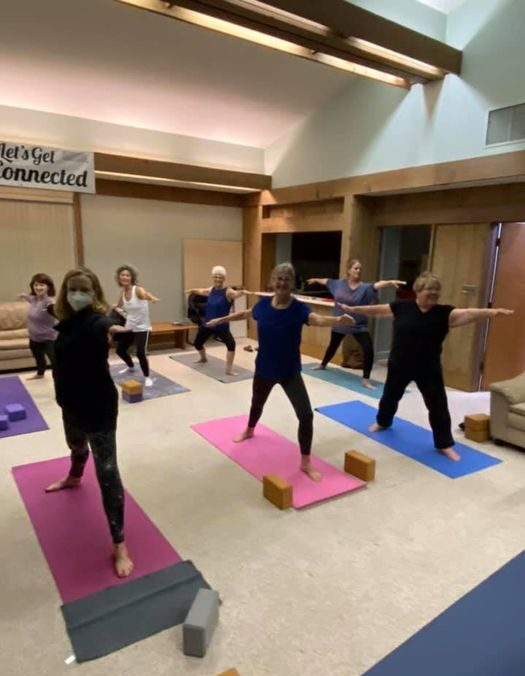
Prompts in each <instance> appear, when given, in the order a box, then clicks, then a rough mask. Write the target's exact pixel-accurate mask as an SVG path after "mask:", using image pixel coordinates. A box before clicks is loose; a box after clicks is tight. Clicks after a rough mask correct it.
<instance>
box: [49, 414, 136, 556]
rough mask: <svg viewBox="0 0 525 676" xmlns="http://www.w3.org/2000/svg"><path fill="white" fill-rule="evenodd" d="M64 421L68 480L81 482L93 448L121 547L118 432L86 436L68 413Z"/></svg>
mask: <svg viewBox="0 0 525 676" xmlns="http://www.w3.org/2000/svg"><path fill="white" fill-rule="evenodd" d="M62 419H63V421H64V432H65V435H66V441H67V445H68V446H69V449H70V451H71V469H70V471H69V476H71V477H75V478H77V479H79V478H80V477H81V476H82V475H83V473H84V467H85V466H86V462H87V459H88V457H89V448H90V447H91V452H92V453H93V459H94V461H95V471H96V473H97V479H98V485H99V486H100V492H101V493H102V503H103V505H104V511H105V512H106V517H107V520H108V524H109V530H110V532H111V537H112V539H113V542H114V543H115V544H119V543H120V542H123V541H124V488H123V486H122V481H121V479H120V474H119V470H118V465H117V446H116V440H115V436H116V430H115V429H113V430H109V431H103V432H84V431H83V430H82V429H81V426H80V425H79V423H78V421H76V420H75V418H74V417H72V416H70V415H68V414H67V413H66V412H65V411H63V412H62ZM88 443H89V445H88Z"/></svg>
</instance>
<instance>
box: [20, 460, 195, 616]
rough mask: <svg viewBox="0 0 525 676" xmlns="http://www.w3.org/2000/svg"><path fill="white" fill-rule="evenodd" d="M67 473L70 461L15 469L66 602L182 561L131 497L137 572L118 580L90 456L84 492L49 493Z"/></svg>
mask: <svg viewBox="0 0 525 676" xmlns="http://www.w3.org/2000/svg"><path fill="white" fill-rule="evenodd" d="M68 470H69V458H54V459H53V460H45V461H43V462H35V463H31V464H29V465H19V466H18V467H13V474H14V477H15V481H16V483H17V486H18V490H19V491H20V495H21V496H22V499H23V501H24V504H25V506H26V509H27V512H28V514H29V518H30V519H31V523H32V524H33V528H34V529H35V532H36V536H37V538H38V541H39V542H40V546H41V547H42V551H43V552H44V555H45V557H46V560H47V563H48V565H49V568H50V569H51V572H52V574H53V577H54V578H55V582H56V585H57V587H58V591H59V592H60V596H61V597H62V600H63V601H64V603H68V602H69V601H75V600H77V599H81V598H84V597H85V596H88V595H90V594H93V593H95V592H98V591H102V590H103V589H106V588H107V587H113V586H115V585H118V584H122V583H124V582H127V581H129V580H134V579H136V578H139V577H142V576H143V575H147V574H148V573H153V572H155V571H158V570H160V569H161V568H165V567H167V566H171V565H173V564H175V563H179V562H180V561H182V559H181V557H180V556H179V555H178V554H177V552H176V551H175V550H174V549H173V547H172V546H171V545H170V543H169V542H168V541H167V540H166V538H165V537H164V536H163V535H162V533H161V532H160V531H159V530H158V529H157V527H156V526H155V524H154V523H153V522H152V521H151V520H150V519H149V518H148V516H146V514H145V513H144V512H143V511H142V509H141V508H140V507H139V505H138V504H137V503H136V502H135V500H133V498H132V497H131V495H129V493H126V507H125V528H126V543H127V545H128V549H129V552H130V555H131V557H132V558H133V561H134V563H135V570H134V571H133V573H132V575H131V576H130V577H127V578H124V579H122V580H121V579H119V578H118V577H117V576H116V575H115V574H114V573H113V568H112V561H111V538H110V535H109V528H108V524H107V520H106V516H105V514H104V510H103V507H102V500H101V496H100V491H99V487H98V483H97V480H96V477H95V471H94V466H93V462H92V460H91V458H90V460H89V462H88V464H87V465H86V470H85V473H84V478H83V479H82V485H81V487H80V488H71V489H67V490H62V491H58V492H57V493H45V492H44V489H45V487H46V486H48V485H49V484H50V483H53V481H56V480H57V479H60V478H61V477H64V476H66V475H67V473H68Z"/></svg>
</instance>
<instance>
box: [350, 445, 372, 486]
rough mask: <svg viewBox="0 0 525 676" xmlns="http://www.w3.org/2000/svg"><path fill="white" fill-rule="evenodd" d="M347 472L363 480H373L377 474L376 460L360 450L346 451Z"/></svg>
mask: <svg viewBox="0 0 525 676" xmlns="http://www.w3.org/2000/svg"><path fill="white" fill-rule="evenodd" d="M345 472H346V473H347V474H351V475H352V476H356V477H357V478H358V479H361V480H362V481H373V480H374V478H375V475H376V461H375V460H374V459H373V458H369V457H368V455H365V454H364V453H359V451H347V452H346V453H345Z"/></svg>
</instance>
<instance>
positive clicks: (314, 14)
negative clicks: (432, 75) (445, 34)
mask: <svg viewBox="0 0 525 676" xmlns="http://www.w3.org/2000/svg"><path fill="white" fill-rule="evenodd" d="M263 2H264V3H265V4H266V5H271V6H272V7H276V8H278V9H281V10H284V11H286V12H291V13H292V14H296V15H297V16H302V17H303V18H305V19H309V20H310V21H315V22H317V23H320V24H322V25H323V26H328V27H329V28H331V29H332V30H333V31H335V32H336V33H337V34H339V35H342V36H344V37H354V38H359V39H361V40H366V41H367V42H371V43H373V44H375V45H379V46H381V47H384V48H385V49H390V50H392V51H394V52H397V53H399V54H404V55H405V56H409V57H411V58H413V59H417V60H418V61H422V62H423V63H427V64H429V65H432V66H435V67H436V68H441V69H442V70H444V71H445V72H447V73H456V74H459V73H460V71H461V56H462V54H461V51H460V50H458V49H454V48H453V47H450V46H449V45H446V44H445V43H443V42H440V41H439V40H434V39H433V38H430V37H428V36H427V35H422V34H421V33H417V32H416V31H413V30H411V29H410V28H405V26H401V25H400V24H397V23H395V22H394V21H390V20H389V19H385V18H383V17H382V16H378V15H377V14H374V13H373V12H369V11H368V10H366V9H362V8H361V7H357V6H356V5H351V4H350V3H349V2H346V0H263Z"/></svg>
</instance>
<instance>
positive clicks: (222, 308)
mask: <svg viewBox="0 0 525 676" xmlns="http://www.w3.org/2000/svg"><path fill="white" fill-rule="evenodd" d="M211 277H212V285H211V286H210V287H207V288H205V289H188V290H187V291H186V293H188V294H192V293H193V294H196V295H198V296H206V298H207V301H206V309H205V314H204V322H203V325H202V326H200V327H199V330H198V331H197V337H196V338H195V343H194V346H195V349H196V350H197V351H198V352H199V359H198V360H197V363H198V364H205V363H206V362H207V361H208V359H207V357H206V350H205V349H204V343H205V342H206V341H207V340H208V339H209V338H211V337H212V336H215V337H217V338H219V340H221V341H222V342H223V343H224V344H225V345H226V371H225V373H226V375H227V376H236V375H237V373H236V371H234V370H233V360H234V359H235V338H234V337H233V336H232V334H231V331H230V329H229V327H228V324H227V323H223V324H218V325H216V326H214V327H213V328H209V327H207V326H205V324H206V322H209V321H210V320H212V319H215V318H216V317H222V316H223V315H227V314H229V313H230V312H231V308H232V305H233V301H234V300H235V299H236V298H239V297H240V296H244V295H246V294H247V293H248V292H247V291H244V290H240V291H236V290H235V289H232V288H231V287H228V286H225V282H226V269H225V268H224V267H223V266H222V265H215V266H214V267H213V268H212V271H211Z"/></svg>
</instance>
